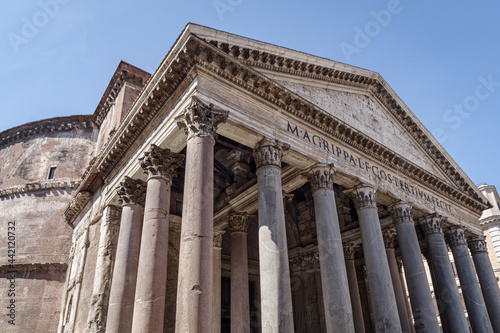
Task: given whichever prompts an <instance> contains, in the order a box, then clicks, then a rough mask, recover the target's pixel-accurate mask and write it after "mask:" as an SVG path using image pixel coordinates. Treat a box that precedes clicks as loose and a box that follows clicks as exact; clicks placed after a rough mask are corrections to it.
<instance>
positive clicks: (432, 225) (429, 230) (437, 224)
mask: <svg viewBox="0 0 500 333" xmlns="http://www.w3.org/2000/svg"><path fill="white" fill-rule="evenodd" d="M444 221H446V218H445V217H443V216H441V215H438V214H436V213H434V214H431V215H427V216H425V217H423V218H421V219H420V220H419V221H418V224H419V225H420V227H422V230H423V231H424V233H425V234H426V235H428V234H437V233H443V223H444Z"/></svg>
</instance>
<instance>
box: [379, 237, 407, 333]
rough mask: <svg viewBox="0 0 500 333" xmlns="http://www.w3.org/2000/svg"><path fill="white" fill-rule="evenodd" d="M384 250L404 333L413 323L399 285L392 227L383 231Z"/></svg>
mask: <svg viewBox="0 0 500 333" xmlns="http://www.w3.org/2000/svg"><path fill="white" fill-rule="evenodd" d="M384 243H385V252H386V254H387V261H388V262H389V269H390V270H391V280H392V285H393V286H394V295H395V296H396V303H397V305H398V313H399V321H400V322H401V330H402V331H403V332H404V333H410V332H411V331H412V329H411V326H413V323H412V322H411V321H410V319H409V316H408V308H407V307H406V304H407V302H406V295H405V294H404V293H403V286H402V285H401V278H400V276H399V270H398V262H397V259H396V251H395V249H394V248H395V247H396V243H397V235H396V232H395V231H394V230H392V229H390V230H385V231H384Z"/></svg>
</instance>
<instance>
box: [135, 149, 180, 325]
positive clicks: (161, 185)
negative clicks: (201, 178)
mask: <svg viewBox="0 0 500 333" xmlns="http://www.w3.org/2000/svg"><path fill="white" fill-rule="evenodd" d="M181 161H182V156H181V155H178V154H172V153H170V151H169V150H168V149H161V148H159V147H158V146H156V145H151V148H150V149H149V150H148V151H146V152H145V154H144V157H142V158H141V159H140V162H141V167H142V168H143V169H144V172H145V173H148V181H147V191H146V203H145V206H144V223H143V227H142V240H141V250H140V255H139V265H138V271H139V272H140V274H139V275H138V277H137V286H136V291H135V305H134V317H133V321H132V332H137V333H139V332H149V333H162V332H163V320H164V317H165V292H166V288H167V262H168V230H169V210H170V188H171V185H172V177H173V176H174V175H175V169H176V168H177V166H178V164H179V163H180V162H181Z"/></svg>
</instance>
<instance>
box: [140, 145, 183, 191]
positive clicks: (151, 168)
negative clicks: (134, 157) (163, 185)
mask: <svg viewBox="0 0 500 333" xmlns="http://www.w3.org/2000/svg"><path fill="white" fill-rule="evenodd" d="M183 161H184V155H182V154H175V153H172V152H170V150H169V149H162V148H160V147H158V146H157V145H155V144H152V145H151V147H150V148H149V150H147V151H146V152H144V156H143V157H141V158H139V162H140V163H141V168H143V169H144V173H147V174H148V177H154V176H160V177H163V178H165V179H166V180H167V181H169V182H171V181H172V178H174V177H175V176H177V172H176V170H177V168H178V167H179V166H180V165H181V164H182V162H183Z"/></svg>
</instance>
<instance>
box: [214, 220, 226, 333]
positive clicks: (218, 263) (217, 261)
mask: <svg viewBox="0 0 500 333" xmlns="http://www.w3.org/2000/svg"><path fill="white" fill-rule="evenodd" d="M223 234H224V231H223V230H219V229H214V250H213V251H214V263H213V267H214V269H213V272H214V273H213V274H214V276H213V287H212V293H213V298H212V304H213V305H212V329H213V333H220V330H221V281H222V279H221V269H222V235H223Z"/></svg>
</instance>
